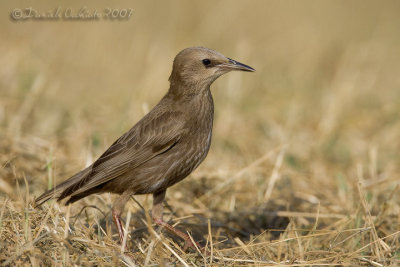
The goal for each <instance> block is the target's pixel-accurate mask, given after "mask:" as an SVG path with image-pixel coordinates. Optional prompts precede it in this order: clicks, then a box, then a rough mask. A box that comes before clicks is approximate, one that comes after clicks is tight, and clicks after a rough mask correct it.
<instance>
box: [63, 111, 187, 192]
mask: <svg viewBox="0 0 400 267" xmlns="http://www.w3.org/2000/svg"><path fill="white" fill-rule="evenodd" d="M148 115H151V114H148ZM181 116H183V114H182V113H181V112H164V113H163V114H161V115H158V116H153V118H151V117H150V116H145V117H144V118H143V119H142V120H141V121H139V122H138V123H137V124H136V125H135V126H134V127H133V128H131V129H130V130H129V131H128V132H126V133H125V134H124V135H122V136H121V137H120V138H119V139H118V140H116V141H115V142H114V143H113V144H112V145H111V146H110V147H109V148H108V149H107V150H106V151H105V152H104V153H103V154H102V155H101V156H100V158H99V159H98V160H96V161H95V162H94V163H93V167H92V170H91V173H90V174H89V175H88V176H86V177H85V179H82V180H81V181H80V182H79V183H76V184H74V185H72V186H71V187H70V188H67V189H66V190H65V191H64V192H63V193H62V194H61V197H60V199H62V198H65V197H67V196H75V195H78V194H81V193H83V192H85V191H87V190H90V189H92V188H94V187H97V186H99V185H101V184H104V183H107V182H109V181H111V180H113V179H115V178H117V177H119V176H121V175H123V174H125V173H126V172H129V171H132V170H133V169H135V168H137V167H138V166H140V165H141V164H143V163H145V162H147V161H148V160H151V159H152V158H154V157H156V156H158V155H160V154H162V153H164V152H165V151H167V150H169V149H171V148H172V147H174V146H175V145H176V144H177V143H178V142H179V140H180V138H181V136H182V134H183V132H184V131H185V128H184V123H183V121H184V120H182V119H180V117H181ZM146 117H147V119H146Z"/></svg>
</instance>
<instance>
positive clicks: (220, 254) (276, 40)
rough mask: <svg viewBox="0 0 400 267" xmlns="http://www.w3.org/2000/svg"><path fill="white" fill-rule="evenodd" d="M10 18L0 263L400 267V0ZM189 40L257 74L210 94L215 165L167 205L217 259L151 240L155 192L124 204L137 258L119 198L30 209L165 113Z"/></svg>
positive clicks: (155, 7)
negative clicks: (119, 219)
mask: <svg viewBox="0 0 400 267" xmlns="http://www.w3.org/2000/svg"><path fill="white" fill-rule="evenodd" d="M1 5H2V10H3V11H4V12H3V16H2V17H1V20H0V24H1V27H2V41H1V42H0V54H1V62H2V64H1V65H0V96H1V97H0V164H1V165H0V264H2V265H4V266H16V265H17V266H26V265H33V266H50V265H55V266H61V265H63V266H69V265H82V266H91V265H95V266H116V265H119V266H124V265H129V264H131V265H139V266H143V265H144V266H154V265H165V266H171V265H172V266H174V265H178V266H194V265H196V266H203V265H204V266H215V265H221V266H226V265H227V266H244V265H254V266H275V265H286V266H337V265H346V266H357V265H358V266H359V265H362V266H389V265H392V266H396V265H399V264H400V238H399V236H400V215H399V214H400V197H399V196H400V194H399V191H400V188H399V173H400V167H399V166H400V154H399V151H400V138H399V137H400V115H399V114H400V76H399V69H400V63H399V62H400V53H399V49H398V48H399V47H400V35H399V32H398V25H399V23H400V17H399V16H398V11H399V8H400V5H399V3H398V2H390V1H386V2H384V3H383V2H368V1H351V2H349V1H335V2H333V1H332V2H331V1H322V2H308V1H306V2H304V1H301V2H299V1H296V2H271V1H268V2H266V1H251V3H250V2H248V3H247V2H244V1H242V2H235V3H233V2H231V1H217V2H216V1H202V2H201V3H200V2H199V3H188V2H186V1H170V2H168V3H160V2H157V3H156V2H153V1H146V2H144V1H143V2H126V3H124V2H118V3H115V4H113V6H112V7H115V8H124V7H132V8H134V16H133V17H132V18H131V19H130V20H128V21H125V22H122V21H115V22H110V21H99V22H94V23H91V22H63V21H58V22H32V21H31V22H24V23H15V22H12V21H10V20H9V18H8V16H7V15H6V13H7V12H8V11H9V10H11V9H12V8H14V7H27V6H31V5H33V3H31V2H29V5H28V4H26V3H21V2H18V3H11V2H10V3H9V4H5V3H2V4H1ZM69 5H70V7H75V8H79V7H81V4H80V3H78V2H71V3H70V4H69ZM108 5H109V4H106V2H98V1H96V2H93V3H91V4H87V6H88V7H93V8H97V9H99V10H101V9H102V8H103V7H106V6H108ZM34 7H35V8H37V9H41V10H48V9H53V8H55V4H52V3H50V2H48V3H47V2H43V3H37V6H34ZM192 45H204V46H207V47H211V48H214V49H216V50H218V51H220V52H222V53H224V54H226V55H228V56H230V57H232V58H234V59H237V60H239V61H242V62H244V63H246V64H249V65H250V66H252V67H254V68H256V69H257V72H256V73H254V74H249V73H244V74H242V73H231V74H228V75H226V76H225V77H222V78H221V79H219V80H218V81H217V82H216V83H215V84H214V86H213V94H214V99H215V104H216V121H215V128H214V136H213V144H212V147H211V151H210V153H209V156H208V158H207V159H206V161H205V162H204V163H203V164H202V165H201V166H200V167H199V169H198V170H197V171H196V172H195V173H194V174H192V175H191V176H190V177H189V178H187V179H186V180H184V181H183V182H181V183H179V184H177V185H175V186H174V187H172V188H171V189H169V190H168V193H167V202H168V205H167V206H168V208H166V214H165V219H168V220H170V221H172V222H174V223H176V224H177V225H178V227H179V228H181V229H185V230H188V231H189V232H190V233H191V235H192V236H193V238H194V239H195V240H197V241H200V243H202V244H203V245H206V247H207V249H208V251H209V255H207V256H202V255H200V254H199V253H196V252H193V251H192V252H183V251H181V246H182V243H181V242H182V241H181V240H179V239H175V238H174V237H172V236H169V235H168V234H167V233H165V232H164V231H162V230H160V229H158V228H156V227H155V228H152V226H151V223H150V220H149V218H148V216H147V215H148V210H149V208H150V207H151V197H146V196H138V197H136V201H134V200H132V201H130V202H129V204H128V205H127V208H126V212H125V214H124V216H123V217H124V218H125V220H124V221H125V223H126V225H127V226H128V228H129V235H128V236H127V242H128V246H129V247H130V251H129V252H127V253H125V254H123V253H121V246H120V245H119V242H118V238H117V235H116V229H115V228H114V226H113V225H112V221H111V219H110V207H111V204H112V201H113V199H114V196H113V195H110V194H103V195H99V196H91V197H88V198H86V199H84V200H81V201H80V202H78V203H76V204H74V205H72V206H70V207H65V206H62V205H59V204H57V203H55V202H48V203H46V204H45V205H43V207H41V208H39V209H33V208H32V206H31V201H32V200H33V198H34V197H35V196H38V195H39V194H40V193H42V192H43V191H44V190H45V189H46V188H47V187H50V186H51V185H52V184H54V183H57V182H59V181H62V180H64V179H66V178H68V177H69V175H72V174H73V173H74V172H76V171H78V170H79V169H81V168H82V167H84V166H85V164H88V163H89V162H91V161H92V160H93V159H95V158H96V157H97V156H98V155H99V154H100V153H101V152H102V151H103V150H104V149H105V148H106V147H107V146H109V145H110V144H111V142H112V141H113V140H114V139H115V138H117V137H118V136H119V135H120V134H122V132H124V131H125V130H127V129H128V128H129V127H130V126H131V125H133V124H134V123H135V122H136V121H137V120H138V119H139V118H140V117H142V116H143V114H144V113H145V112H146V111H147V110H148V109H149V108H151V107H152V106H153V105H154V104H155V103H156V102H157V101H158V99H159V98H160V97H161V96H162V95H163V94H164V92H165V91H166V89H167V87H168V82H167V78H168V75H169V72H170V69H171V61H172V59H173V57H174V56H175V54H176V53H177V52H178V51H179V50H180V49H182V48H184V47H187V46H192Z"/></svg>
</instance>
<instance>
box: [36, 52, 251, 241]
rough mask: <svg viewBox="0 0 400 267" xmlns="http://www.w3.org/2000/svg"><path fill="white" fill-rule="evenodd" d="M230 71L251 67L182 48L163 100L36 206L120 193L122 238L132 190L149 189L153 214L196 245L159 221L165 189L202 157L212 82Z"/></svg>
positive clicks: (116, 212) (117, 209) (116, 214)
mask: <svg viewBox="0 0 400 267" xmlns="http://www.w3.org/2000/svg"><path fill="white" fill-rule="evenodd" d="M231 70H241V71H255V70H254V69H253V68H251V67H249V66H247V65H245V64H242V63H240V62H237V61H235V60H233V59H230V58H227V57H225V56H223V55H222V54H220V53H218V52H216V51H214V50H211V49H208V48H204V47H191V48H186V49H184V50H182V51H181V52H179V53H178V55H177V56H176V57H175V59H174V63H173V68H172V73H171V76H170V77H169V81H170V87H169V90H168V92H167V94H166V95H165V96H164V97H163V98H162V99H161V101H160V102H159V103H158V104H157V105H156V106H155V107H154V108H153V109H152V110H151V111H150V112H149V113H148V114H147V115H145V116H144V117H143V118H142V119H141V120H140V121H139V122H138V123H136V125H134V126H133V127H132V128H131V129H130V130H129V131H128V132H126V133H125V134H123V135H122V136H121V137H120V138H118V139H117V140H116V141H115V142H114V143H113V144H112V145H111V146H110V147H109V148H108V149H107V150H106V151H105V152H104V153H103V154H102V155H101V156H100V157H99V159H97V160H96V161H95V162H94V163H93V164H92V165H90V166H89V167H87V168H86V169H84V170H82V171H80V172H78V173H77V174H75V175H74V176H72V177H71V178H69V179H68V180H66V181H64V182H63V183H61V184H59V185H57V186H55V187H54V188H53V189H50V190H48V191H47V192H45V193H43V194H42V195H41V196H39V197H38V198H37V199H36V200H35V206H39V205H41V204H42V203H44V202H45V201H47V200H49V199H52V198H56V199H57V200H58V201H60V200H62V199H64V198H67V202H66V204H69V203H73V202H75V201H77V200H79V199H81V198H84V197H86V196H88V195H91V194H94V193H103V192H111V193H116V194H120V196H119V197H118V198H117V199H116V201H115V202H114V205H113V207H112V215H113V219H114V221H115V224H116V226H117V229H118V232H119V237H120V240H121V243H122V239H123V236H124V230H123V228H122V224H121V220H120V216H121V213H122V212H123V209H124V207H125V204H126V202H127V201H128V200H129V198H130V197H131V196H132V195H136V194H153V209H152V218H153V220H154V222H155V223H156V224H158V225H161V226H163V227H165V228H166V229H167V230H169V231H171V232H173V233H174V234H176V235H178V236H179V237H181V238H183V239H184V240H185V247H187V246H190V247H193V248H194V247H195V246H194V244H193V243H192V241H191V239H190V238H189V236H188V235H187V234H185V233H183V232H181V231H179V230H177V229H176V228H174V227H173V226H171V225H169V224H168V223H166V222H164V221H163V220H162V213H163V206H162V202H163V200H164V198H165V192H166V190H167V188H168V187H170V186H172V185H174V184H175V183H177V182H179V181H181V180H182V179H184V178H185V177H187V176H188V175H189V174H190V173H191V172H192V171H193V170H194V169H196V168H197V167H198V166H199V164H200V163H201V162H202V161H203V160H204V158H205V157H206V155H207V153H208V150H209V148H210V143H211V135H212V126H213V117H214V103H213V98H212V95H211V92H210V85H211V84H212V83H213V82H214V81H215V80H216V79H217V78H218V77H219V76H221V75H222V74H225V73H227V72H229V71H231Z"/></svg>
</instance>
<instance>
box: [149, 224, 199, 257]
mask: <svg viewBox="0 0 400 267" xmlns="http://www.w3.org/2000/svg"><path fill="white" fill-rule="evenodd" d="M153 220H154V222H155V223H156V224H157V225H160V226H162V227H164V228H165V229H167V230H168V231H170V232H171V233H173V234H175V235H177V236H179V237H180V238H182V239H183V240H185V245H184V246H183V251H186V250H187V249H188V248H192V249H193V250H195V251H196V250H197V249H199V250H200V251H201V252H202V253H203V252H204V251H205V250H204V248H203V246H201V245H200V244H199V243H197V242H196V241H192V239H191V238H190V236H189V235H187V234H185V233H183V232H182V231H180V230H178V229H176V228H175V227H173V226H172V225H170V224H168V223H166V222H164V221H163V220H162V219H157V218H153Z"/></svg>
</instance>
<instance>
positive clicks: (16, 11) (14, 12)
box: [10, 8, 23, 20]
mask: <svg viewBox="0 0 400 267" xmlns="http://www.w3.org/2000/svg"><path fill="white" fill-rule="evenodd" d="M22 15H23V14H22V10H21V9H19V8H14V9H13V10H12V11H11V13H10V16H11V18H12V19H14V20H19V19H21V18H22Z"/></svg>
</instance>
